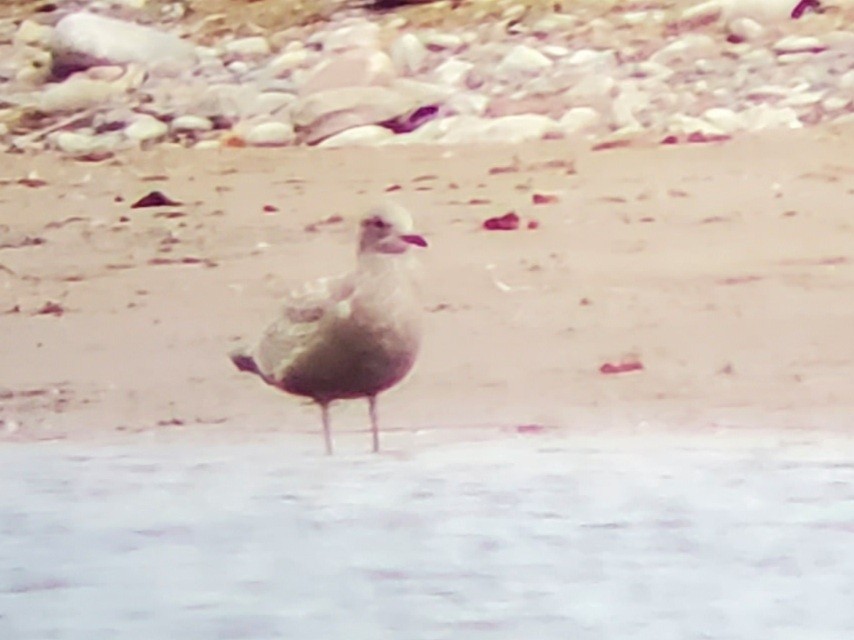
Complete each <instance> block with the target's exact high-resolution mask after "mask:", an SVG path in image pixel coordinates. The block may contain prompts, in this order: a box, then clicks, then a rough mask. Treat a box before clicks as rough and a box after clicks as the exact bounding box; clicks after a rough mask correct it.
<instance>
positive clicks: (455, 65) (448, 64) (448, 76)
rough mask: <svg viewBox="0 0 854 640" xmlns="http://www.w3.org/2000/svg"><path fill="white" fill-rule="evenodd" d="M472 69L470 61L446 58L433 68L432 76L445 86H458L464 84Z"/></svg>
mask: <svg viewBox="0 0 854 640" xmlns="http://www.w3.org/2000/svg"><path fill="white" fill-rule="evenodd" d="M472 69H474V65H473V64H472V63H471V62H466V61H465V60H459V59H457V58H448V59H447V60H445V61H444V62H443V63H442V64H440V65H439V66H438V67H436V68H435V69H434V70H433V77H434V78H436V80H438V81H439V82H441V83H442V84H444V85H446V86H449V87H451V86H459V85H462V84H465V82H466V78H467V77H468V75H469V73H471V71H472Z"/></svg>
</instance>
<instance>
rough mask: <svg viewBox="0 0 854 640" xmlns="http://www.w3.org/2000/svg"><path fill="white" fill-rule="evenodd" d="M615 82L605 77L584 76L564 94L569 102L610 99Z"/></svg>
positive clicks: (609, 77)
mask: <svg viewBox="0 0 854 640" xmlns="http://www.w3.org/2000/svg"><path fill="white" fill-rule="evenodd" d="M616 86H617V81H616V80H614V78H612V77H611V76H606V75H586V76H584V77H583V78H582V79H581V80H580V81H579V82H577V83H576V84H574V85H573V86H571V87H570V88H569V89H567V90H566V91H565V92H564V96H565V97H566V99H567V100H569V101H570V102H598V101H601V100H603V99H607V98H610V97H611V95H612V92H613V91H614V89H615V87H616Z"/></svg>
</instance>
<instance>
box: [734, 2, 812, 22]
mask: <svg viewBox="0 0 854 640" xmlns="http://www.w3.org/2000/svg"><path fill="white" fill-rule="evenodd" d="M720 4H721V10H722V14H723V19H724V20H725V21H727V22H731V21H733V20H737V19H738V18H750V19H752V20H755V21H757V22H759V23H761V24H763V25H770V24H775V23H787V22H790V21H791V19H792V9H794V8H795V5H796V4H797V0H721V3H720Z"/></svg>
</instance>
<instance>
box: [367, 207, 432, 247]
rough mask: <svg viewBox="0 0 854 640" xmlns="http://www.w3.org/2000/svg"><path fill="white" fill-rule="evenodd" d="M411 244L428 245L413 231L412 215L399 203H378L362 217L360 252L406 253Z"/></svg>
mask: <svg viewBox="0 0 854 640" xmlns="http://www.w3.org/2000/svg"><path fill="white" fill-rule="evenodd" d="M411 246H416V247H426V246H427V241H426V240H425V239H424V238H423V237H421V236H420V235H418V234H416V233H413V232H412V217H411V216H410V215H409V212H408V211H407V210H406V209H404V208H403V207H402V206H400V205H399V204H394V203H390V202H388V203H385V204H382V205H378V206H376V207H373V208H372V209H371V210H370V211H368V213H366V214H365V216H364V217H363V218H362V224H361V229H360V236H359V252H360V253H405V252H406V251H407V250H408V249H409V247H411Z"/></svg>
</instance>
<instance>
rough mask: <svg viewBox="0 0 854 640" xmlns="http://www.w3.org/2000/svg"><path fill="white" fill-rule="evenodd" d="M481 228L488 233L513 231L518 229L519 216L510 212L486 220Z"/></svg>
mask: <svg viewBox="0 0 854 640" xmlns="http://www.w3.org/2000/svg"><path fill="white" fill-rule="evenodd" d="M483 228H484V229H486V230H488V231H514V230H516V229H518V228H519V216H517V215H516V212H515V211H510V212H509V213H505V214H504V215H503V216H495V217H494V218H487V219H486V220H484V221H483Z"/></svg>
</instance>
